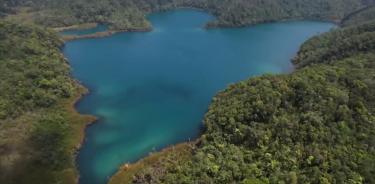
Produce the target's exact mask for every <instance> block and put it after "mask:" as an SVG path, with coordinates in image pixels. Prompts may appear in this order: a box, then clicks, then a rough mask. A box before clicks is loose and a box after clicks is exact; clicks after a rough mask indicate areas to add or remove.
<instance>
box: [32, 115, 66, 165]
mask: <svg viewBox="0 0 375 184" xmlns="http://www.w3.org/2000/svg"><path fill="white" fill-rule="evenodd" d="M69 130H70V128H69V123H68V122H67V120H66V118H65V117H64V116H63V115H60V114H54V113H53V114H49V115H48V116H44V117H42V119H41V120H40V121H39V122H37V123H36V125H35V127H34V129H33V131H32V134H31V141H32V144H33V146H34V147H35V150H36V155H37V156H36V157H35V158H34V159H35V161H36V162H37V163H38V164H41V165H43V166H45V167H48V168H50V169H61V167H64V166H66V163H67V162H68V163H69V162H70V160H69V159H70V155H69V153H67V152H66V150H67V149H66V145H67V143H66V140H67V134H68V133H69Z"/></svg>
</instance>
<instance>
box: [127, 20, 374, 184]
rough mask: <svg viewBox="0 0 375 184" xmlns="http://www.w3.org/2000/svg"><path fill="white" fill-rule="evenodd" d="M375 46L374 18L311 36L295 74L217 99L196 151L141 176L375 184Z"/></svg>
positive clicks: (149, 179) (147, 179)
mask: <svg viewBox="0 0 375 184" xmlns="http://www.w3.org/2000/svg"><path fill="white" fill-rule="evenodd" d="M374 45H375V22H371V23H367V24H363V25H360V26H357V27H348V28H342V29H338V30H335V31H332V32H329V33H326V34H323V35H321V36H317V37H315V38H312V39H310V40H309V41H307V42H306V43H305V44H304V45H303V47H302V48H301V51H300V52H299V54H298V56H297V57H296V59H295V61H294V62H295V63H296V64H297V66H298V67H299V69H298V70H297V71H295V72H294V73H292V74H289V75H276V76H272V75H265V76H261V77H257V78H252V79H249V80H247V81H243V82H239V83H237V84H234V85H232V86H230V87H229V88H228V89H226V90H224V91H222V92H220V93H219V94H218V95H217V96H216V97H215V98H214V99H213V102H212V105H211V106H210V108H209V110H208V112H207V114H206V116H205V119H204V122H205V125H206V128H207V130H206V132H205V134H204V135H203V136H202V137H201V139H200V142H199V143H198V144H197V145H196V148H194V149H193V150H192V152H193V156H192V158H190V159H188V160H183V159H178V158H174V157H170V158H169V159H165V158H164V159H161V161H160V162H157V163H154V164H151V166H150V167H146V168H145V169H143V171H141V172H139V173H138V174H136V176H135V179H134V181H133V182H134V183H353V184H354V183H375V52H374V49H375V48H374ZM165 160H168V161H165ZM160 165H162V166H163V170H164V172H162V173H160V172H158V171H159V170H160Z"/></svg>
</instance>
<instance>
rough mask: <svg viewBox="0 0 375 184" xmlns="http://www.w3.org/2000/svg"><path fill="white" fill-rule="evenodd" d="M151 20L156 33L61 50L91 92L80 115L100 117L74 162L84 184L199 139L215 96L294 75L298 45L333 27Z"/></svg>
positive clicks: (180, 17)
mask: <svg viewBox="0 0 375 184" xmlns="http://www.w3.org/2000/svg"><path fill="white" fill-rule="evenodd" d="M148 18H149V20H150V21H151V22H152V24H153V31H151V32H138V33H137V32H135V33H120V34H115V35H113V36H110V37H105V38H95V39H83V40H75V41H69V42H67V43H66V45H65V47H64V54H65V56H66V57H67V58H68V59H69V61H70V64H71V66H72V69H73V76H74V77H75V78H77V79H78V80H80V81H81V82H82V83H83V84H84V85H85V86H86V87H88V88H89V89H90V94H89V95H87V96H85V97H84V98H83V99H82V100H81V101H80V102H79V103H78V104H77V109H78V110H79V112H81V113H85V114H92V115H95V116H97V117H98V118H99V120H98V121H97V122H96V123H94V124H92V125H91V126H89V127H88V128H87V129H86V135H85V136H86V139H85V142H84V144H83V146H82V148H81V150H80V151H79V154H78V157H77V165H78V169H79V172H80V176H81V177H80V183H81V184H104V183H106V182H107V180H108V179H109V177H110V176H112V175H113V174H114V173H115V172H116V171H117V169H118V168H119V166H120V165H122V164H124V163H131V162H135V161H137V160H139V159H141V158H142V157H145V156H147V155H148V154H149V153H150V152H152V151H157V150H160V149H162V148H165V147H167V146H169V145H172V144H176V143H179V142H183V141H188V140H192V139H195V138H197V137H198V136H199V135H200V133H201V131H202V128H203V123H202V119H203V116H204V114H205V112H206V110H207V108H208V106H209V104H210V101H211V99H212V97H213V96H214V95H215V94H216V93H218V92H219V91H220V90H223V89H225V88H226V87H227V86H228V85H229V84H231V83H234V82H238V81H240V80H244V79H247V78H249V77H252V76H258V75H261V74H265V73H271V74H278V73H287V72H291V71H292V70H293V66H292V64H291V63H290V60H291V58H292V57H293V56H294V55H295V54H296V52H297V51H298V48H299V46H300V45H301V44H302V43H303V42H304V41H306V40H307V39H308V38H310V37H312V36H313V35H316V34H319V33H322V32H326V31H329V30H330V29H331V28H333V27H334V25H333V24H331V23H324V22H314V21H293V22H282V23H269V24H261V25H257V26H250V27H245V28H225V29H224V28H223V29H209V30H206V29H204V25H205V24H206V23H207V22H208V21H210V20H212V19H213V17H212V16H211V15H209V14H207V13H204V12H200V11H196V10H175V11H168V12H162V13H154V14H150V15H149V16H148ZM88 32H90V31H88ZM72 34H74V32H73V33H72Z"/></svg>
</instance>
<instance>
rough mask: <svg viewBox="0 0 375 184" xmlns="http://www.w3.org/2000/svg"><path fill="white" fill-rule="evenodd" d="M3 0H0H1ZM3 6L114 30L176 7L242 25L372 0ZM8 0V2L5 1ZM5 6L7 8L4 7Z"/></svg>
mask: <svg viewBox="0 0 375 184" xmlns="http://www.w3.org/2000/svg"><path fill="white" fill-rule="evenodd" d="M3 1H4V0H3ZM5 2H8V3H7V4H8V6H7V7H12V5H13V4H16V5H17V7H19V6H20V5H22V6H23V7H29V9H28V10H27V13H28V15H27V16H28V17H31V19H32V20H33V21H34V22H37V23H39V24H41V25H45V26H49V27H61V26H69V25H74V24H81V23H87V22H98V23H107V24H110V25H111V27H112V29H116V30H140V29H141V30H144V29H147V28H149V27H150V24H149V22H148V21H147V20H146V19H145V14H147V13H149V12H154V11H162V10H167V9H172V8H176V7H192V8H199V9H204V10H206V11H209V12H211V13H212V14H214V15H215V16H216V17H217V20H215V21H213V22H210V23H209V25H208V26H213V27H216V26H244V25H249V24H255V23H261V22H269V21H278V20H285V19H318V20H329V21H339V20H341V19H342V18H344V17H345V16H347V15H348V14H350V13H351V12H353V11H356V10H359V9H361V8H363V7H366V6H367V5H369V4H371V3H373V2H374V1H373V0H319V1H309V0H282V1H278V0H231V1H223V0H107V1H103V0H61V1H46V0H34V1H26V0H16V1H7V0H5ZM9 2H12V3H9ZM8 9H9V8H8Z"/></svg>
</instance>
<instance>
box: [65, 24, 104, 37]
mask: <svg viewBox="0 0 375 184" xmlns="http://www.w3.org/2000/svg"><path fill="white" fill-rule="evenodd" d="M107 30H108V26H107V25H105V24H99V25H97V26H96V27H95V28H91V29H80V30H67V31H63V32H61V33H60V34H61V35H87V34H94V33H97V32H103V31H107Z"/></svg>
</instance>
